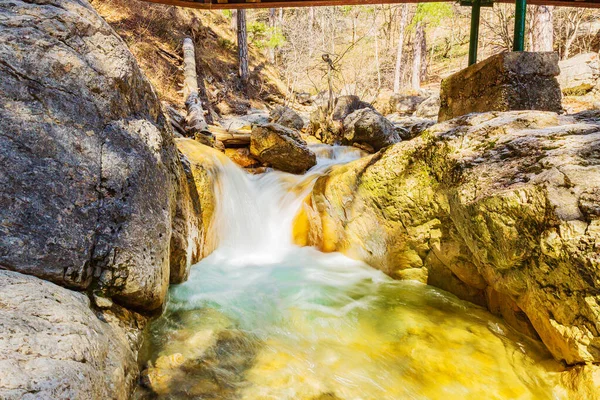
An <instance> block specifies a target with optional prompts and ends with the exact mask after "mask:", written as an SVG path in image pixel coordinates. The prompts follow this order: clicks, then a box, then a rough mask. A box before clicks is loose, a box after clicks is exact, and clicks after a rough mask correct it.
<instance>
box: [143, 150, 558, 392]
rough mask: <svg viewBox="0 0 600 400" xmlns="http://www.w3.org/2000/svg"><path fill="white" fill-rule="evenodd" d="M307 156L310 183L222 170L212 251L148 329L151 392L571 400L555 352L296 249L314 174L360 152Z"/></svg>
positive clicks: (480, 315) (406, 288)
mask: <svg viewBox="0 0 600 400" xmlns="http://www.w3.org/2000/svg"><path fill="white" fill-rule="evenodd" d="M313 150H314V151H315V152H316V154H317V155H318V163H317V165H316V166H315V167H314V168H313V169H311V170H310V171H309V172H308V173H307V174H305V175H304V176H297V175H290V174H286V173H282V172H277V171H272V172H268V173H265V174H262V175H250V174H247V173H246V172H244V171H243V170H242V169H240V168H239V167H237V166H236V165H235V164H233V163H232V162H230V161H229V160H221V161H218V162H216V169H215V171H214V173H215V174H216V175H215V177H216V181H217V182H218V183H217V185H216V187H215V190H216V192H217V199H218V204H217V207H216V210H215V220H214V223H213V227H214V229H216V232H214V233H215V234H216V236H217V238H218V246H217V249H216V250H215V251H214V252H213V253H212V254H211V255H210V256H208V257H207V258H205V259H204V260H202V261H201V262H200V263H198V264H197V265H195V266H193V267H192V271H191V275H190V278H189V280H188V281H187V282H185V283H183V284H181V285H176V286H173V287H172V288H171V290H170V296H169V303H168V307H167V310H166V312H165V314H164V315H163V316H162V317H161V318H159V319H158V320H157V321H155V322H154V323H153V324H152V326H151V327H150V329H149V336H148V338H149V340H148V342H147V344H146V350H145V352H147V353H148V355H147V358H148V359H149V366H150V368H148V370H147V374H148V376H151V377H153V378H152V379H153V380H152V379H150V380H151V381H153V382H155V383H154V384H153V385H151V386H152V387H153V389H154V392H155V394H158V395H159V396H158V397H159V398H165V399H166V398H168V399H187V398H213V399H247V400H258V399H276V400H287V399H289V400H341V399H344V400H350V399H353V400H366V399H373V400H375V399H377V400H383V399H385V400H397V399H409V398H410V399H443V400H449V399H461V400H462V399H482V398H485V399H537V398H540V399H550V398H554V399H562V398H567V397H566V395H565V393H564V391H561V390H562V389H557V388H556V387H555V386H556V379H557V378H556V373H555V372H553V371H557V370H558V369H559V367H558V366H557V365H556V363H554V362H553V361H552V360H551V358H550V355H549V354H548V353H547V352H546V351H545V350H544V349H543V348H542V347H541V346H540V345H538V344H536V343H533V342H531V341H529V340H528V339H525V338H523V337H521V336H520V335H518V334H515V333H512V331H511V330H510V329H509V328H507V327H506V326H505V325H504V324H503V322H502V321H501V320H499V319H497V318H494V317H492V316H491V315H490V314H489V313H487V312H485V311H484V310H482V309H481V308H479V307H476V306H473V305H471V304H468V303H466V302H463V301H460V300H458V299H456V298H455V297H453V296H451V295H449V294H447V293H445V292H443V291H441V290H438V289H435V288H432V287H429V286H426V285H422V284H419V283H415V282H397V281H393V280H391V279H390V278H388V277H387V276H386V275H384V274H383V273H381V272H380V271H378V270H375V269H373V268H371V267H370V266H368V265H366V264H364V263H362V262H360V261H357V260H352V259H349V258H348V257H345V256H344V255H342V254H339V253H329V254H325V253H321V252H319V251H318V250H316V249H314V248H310V247H304V248H301V247H298V246H296V245H294V244H293V243H292V221H293V219H294V217H295V215H296V213H297V211H298V209H299V207H300V205H301V202H302V200H303V199H304V198H305V197H306V196H307V195H308V194H309V193H310V190H311V188H312V186H313V184H314V182H315V181H316V179H317V178H318V177H319V176H320V175H321V174H323V173H324V172H325V171H327V169H328V168H330V167H331V166H332V165H334V164H340V163H346V162H349V161H351V160H354V159H356V158H359V157H360V156H361V155H362V153H361V152H360V150H357V149H354V148H347V147H331V146H325V145H323V146H314V147H313ZM142 397H143V396H142ZM149 398H154V395H152V396H150V397H149Z"/></svg>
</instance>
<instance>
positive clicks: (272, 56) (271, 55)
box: [269, 8, 276, 64]
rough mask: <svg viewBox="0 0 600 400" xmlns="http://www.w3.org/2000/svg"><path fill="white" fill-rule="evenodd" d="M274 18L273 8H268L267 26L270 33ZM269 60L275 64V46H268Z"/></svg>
mask: <svg viewBox="0 0 600 400" xmlns="http://www.w3.org/2000/svg"><path fill="white" fill-rule="evenodd" d="M275 25H276V18H275V9H274V8H269V28H271V35H273V33H274V32H275ZM269 62H270V63H271V64H275V48H274V47H271V46H269Z"/></svg>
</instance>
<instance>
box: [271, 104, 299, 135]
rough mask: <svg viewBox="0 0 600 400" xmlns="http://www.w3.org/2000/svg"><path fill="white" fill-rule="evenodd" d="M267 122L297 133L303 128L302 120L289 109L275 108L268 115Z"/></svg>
mask: <svg viewBox="0 0 600 400" xmlns="http://www.w3.org/2000/svg"><path fill="white" fill-rule="evenodd" d="M269 119H270V121H269V122H272V123H274V124H279V125H283V126H285V127H286V128H290V129H295V130H297V131H299V130H301V129H302V128H304V120H303V119H302V117H301V116H300V115H298V113H297V112H295V111H294V110H292V109H291V108H289V107H276V108H274V109H273V110H271V113H270V114H269Z"/></svg>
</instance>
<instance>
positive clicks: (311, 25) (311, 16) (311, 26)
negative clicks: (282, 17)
mask: <svg viewBox="0 0 600 400" xmlns="http://www.w3.org/2000/svg"><path fill="white" fill-rule="evenodd" d="M314 30H315V8H314V7H309V8H308V37H309V38H313V37H314ZM314 49H315V42H314V40H310V41H309V42H308V56H309V57H310V58H312V55H313V52H314Z"/></svg>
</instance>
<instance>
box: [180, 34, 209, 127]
mask: <svg viewBox="0 0 600 400" xmlns="http://www.w3.org/2000/svg"><path fill="white" fill-rule="evenodd" d="M183 99H184V101H185V107H186V109H187V117H186V119H185V127H184V130H185V131H186V133H187V134H188V135H189V136H194V135H195V134H196V133H202V134H204V135H207V134H208V135H207V136H211V134H210V132H208V125H207V124H206V120H205V119H204V110H203V109H202V103H201V101H200V96H199V94H198V75H197V73H196V54H195V51H194V42H193V41H192V39H190V38H185V39H184V40H183Z"/></svg>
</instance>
